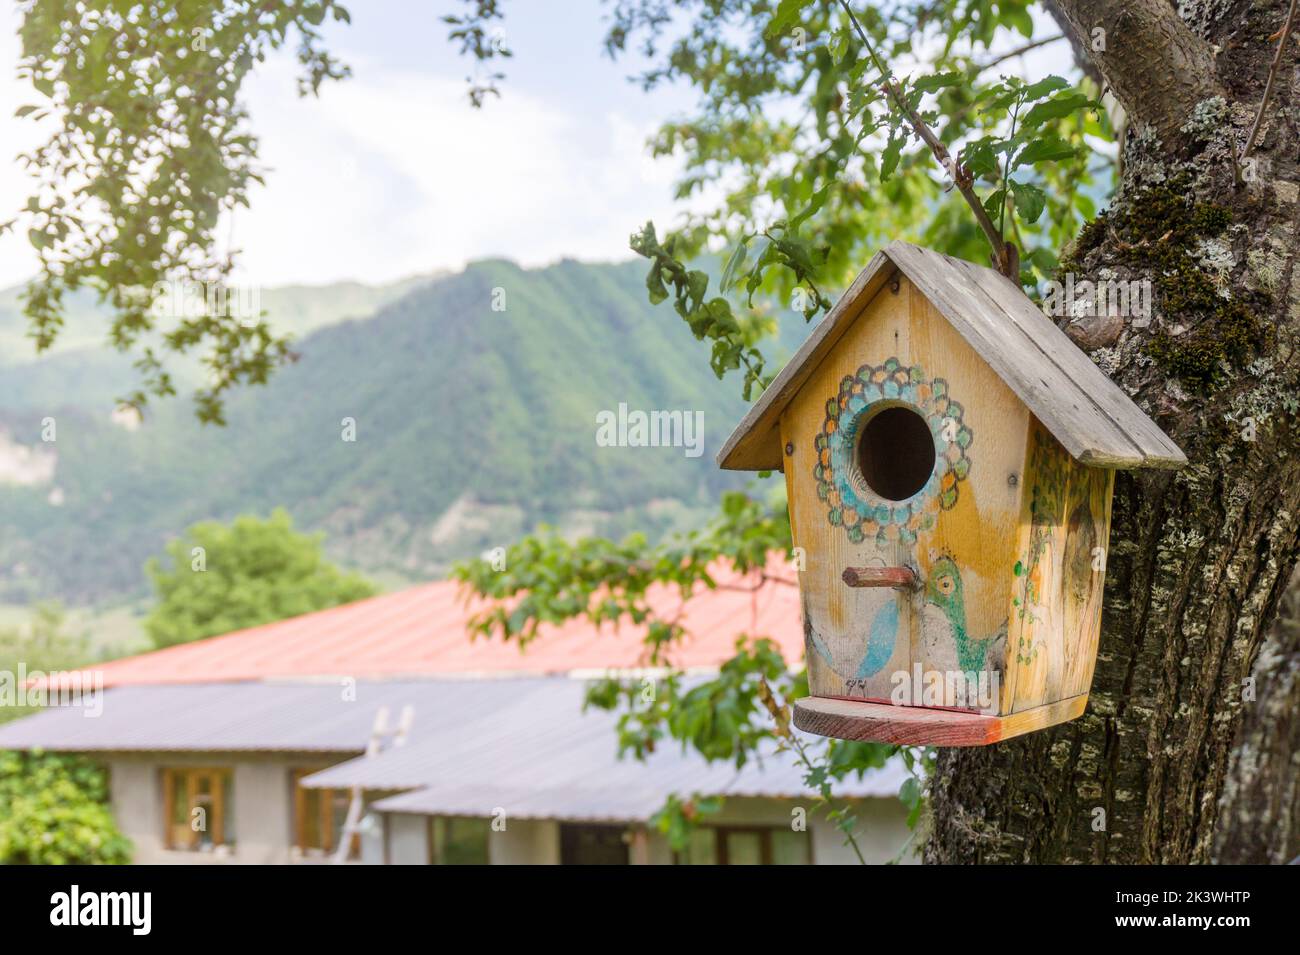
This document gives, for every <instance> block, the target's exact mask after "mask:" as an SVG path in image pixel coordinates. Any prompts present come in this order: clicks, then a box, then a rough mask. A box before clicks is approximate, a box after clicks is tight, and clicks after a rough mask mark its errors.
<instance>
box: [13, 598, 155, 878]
mask: <svg viewBox="0 0 1300 955" xmlns="http://www.w3.org/2000/svg"><path fill="white" fill-rule="evenodd" d="M90 660H91V653H90V650H89V641H88V639H87V637H86V635H85V634H78V633H74V632H72V631H70V630H68V629H67V627H66V625H65V621H64V616H63V612H62V611H61V610H60V609H59V608H58V607H57V606H54V605H52V604H45V605H41V606H38V607H37V608H36V609H35V610H34V612H33V614H32V620H31V623H30V624H29V625H28V626H27V627H17V626H15V627H6V628H4V629H0V672H5V673H8V674H12V675H13V679H15V680H16V679H17V676H18V674H19V672H20V671H19V665H20V664H21V665H22V667H23V668H24V672H26V673H31V672H32V671H34V670H40V671H42V672H44V673H50V672H51V671H55V670H68V669H72V668H75V667H78V666H82V665H84V664H86V663H88V662H90ZM33 709H34V708H33V707H28V706H0V722H5V721H7V720H12V719H17V718H18V717H20V716H26V715H27V714H29V713H31V712H32V711H33ZM107 801H108V787H107V785H106V784H105V779H104V773H103V771H102V770H101V769H99V768H98V767H97V766H96V765H95V764H94V763H92V762H91V761H90V760H87V759H84V758H82V757H80V756H70V755H65V754H61V753H41V752H31V753H18V752H12V751H8V750H0V864H5V865H15V864H33V865H57V864H79V865H92V864H99V863H126V862H130V861H131V860H130V852H131V843H130V841H129V840H128V839H126V837H125V836H123V835H122V833H121V832H120V831H119V830H118V828H117V823H116V822H115V821H114V820H113V815H112V813H111V812H110V811H109V809H108V805H107Z"/></svg>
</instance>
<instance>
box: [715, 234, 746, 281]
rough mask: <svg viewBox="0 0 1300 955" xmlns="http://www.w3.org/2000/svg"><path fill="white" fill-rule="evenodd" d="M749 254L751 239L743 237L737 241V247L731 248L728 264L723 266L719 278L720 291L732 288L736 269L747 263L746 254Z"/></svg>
mask: <svg viewBox="0 0 1300 955" xmlns="http://www.w3.org/2000/svg"><path fill="white" fill-rule="evenodd" d="M748 254H749V240H748V239H741V240H740V241H739V242H737V243H736V247H735V248H734V249H732V250H731V255H729V256H727V264H726V265H724V266H723V267H722V278H721V279H719V280H718V291H719V292H725V291H727V289H729V288H731V284H732V281H733V280H734V279H735V277H736V271H737V270H738V269H739V268H740V267H741V266H743V265H744V264H745V256H746V255H748Z"/></svg>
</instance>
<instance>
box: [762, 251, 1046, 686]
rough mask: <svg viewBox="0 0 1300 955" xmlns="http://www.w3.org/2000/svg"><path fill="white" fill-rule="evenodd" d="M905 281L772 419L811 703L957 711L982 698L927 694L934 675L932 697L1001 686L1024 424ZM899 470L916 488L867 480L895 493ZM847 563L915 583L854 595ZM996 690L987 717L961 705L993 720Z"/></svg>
mask: <svg viewBox="0 0 1300 955" xmlns="http://www.w3.org/2000/svg"><path fill="white" fill-rule="evenodd" d="M898 278H899V281H898V283H897V286H896V287H891V285H890V284H889V283H886V286H885V287H884V288H883V289H881V291H880V292H879V293H877V294H876V296H875V297H874V298H873V299H872V300H871V301H870V303H868V304H867V305H866V306H865V307H864V308H863V309H862V312H861V313H860V315H859V316H858V318H857V319H856V320H855V321H854V322H853V323H852V325H851V326H850V327H849V328H848V330H847V331H846V332H845V333H844V336H843V338H842V339H841V340H840V341H839V342H838V343H837V344H836V346H835V347H834V349H832V351H831V353H830V354H829V355H828V356H827V357H826V358H825V359H824V360H823V362H822V363H821V365H820V366H819V367H818V368H817V369H816V370H815V371H814V372H813V373H812V375H810V377H809V379H808V381H807V382H806V383H805V384H804V386H803V387H802V388H801V389H800V392H799V394H798V395H797V396H796V397H795V398H794V400H792V402H791V403H790V405H789V407H788V408H787V409H786V411H785V413H784V414H783V415H782V419H781V435H782V444H783V447H784V449H785V450H786V451H787V452H789V453H787V454H786V456H785V461H784V463H785V474H786V482H787V490H788V492H789V502H790V518H791V523H792V529H793V533H794V542H795V546H796V547H797V548H799V551H798V553H797V556H798V557H799V558H800V559H801V561H802V564H803V568H802V570H801V572H800V586H801V590H802V598H803V610H804V633H805V641H806V645H807V661H808V672H809V686H810V690H811V692H812V693H813V695H815V696H823V697H840V698H847V699H870V700H884V701H889V702H895V703H899V702H901V703H907V704H911V705H928V706H935V705H937V706H951V705H958V706H962V707H963V708H966V707H965V704H967V703H976V702H977V701H976V700H974V699H970V700H967V699H965V698H964V697H963V698H962V699H960V700H953V699H950V698H948V697H946V696H944V695H940V696H939V697H934V696H930V697H928V698H927V697H926V696H925V691H926V690H927V689H929V688H931V687H932V686H933V682H932V680H931V679H930V676H929V674H930V673H931V672H937V674H938V680H939V684H940V686H942V685H943V682H944V677H945V676H952V675H956V676H958V677H964V676H965V675H967V674H973V675H974V676H975V678H978V675H979V674H986V675H987V676H989V677H993V678H995V679H996V680H997V681H999V682H1000V680H1001V671H1002V670H1003V669H1004V668H1005V659H1006V651H1005V647H1006V636H1005V634H1006V628H1007V624H1008V616H1007V606H1008V601H1009V597H1010V593H1009V590H1010V583H1009V575H1008V573H1007V568H1008V567H1009V566H1010V565H1011V563H1013V562H1014V559H1015V547H1016V544H1017V538H1016V533H1017V529H1018V524H1019V516H1020V493H1019V488H1018V487H1017V484H1018V482H1019V478H1020V471H1021V468H1022V467H1023V464H1024V459H1025V438H1026V434H1027V433H1028V426H1029V420H1030V415H1029V412H1028V409H1027V408H1025V407H1024V405H1023V404H1022V403H1021V402H1020V401H1019V399H1017V398H1016V396H1015V395H1014V394H1013V393H1012V392H1011V390H1010V389H1009V388H1008V387H1007V386H1006V384H1005V383H1004V382H1002V380H1001V379H1000V378H998V376H997V375H996V374H994V373H993V371H992V370H991V369H990V368H989V366H988V365H987V363H986V362H984V360H983V359H982V358H980V356H979V355H978V354H977V353H976V352H975V351H974V350H973V349H971V348H970V347H969V346H968V345H967V344H966V342H965V341H964V340H963V339H962V338H961V336H960V335H958V334H957V332H956V331H955V330H954V329H953V328H952V326H951V325H950V324H949V323H948V322H947V321H946V320H945V319H944V318H943V317H942V316H941V315H939V314H938V312H937V311H936V310H935V309H934V308H933V306H932V305H931V304H930V303H929V302H928V300H926V298H925V296H924V295H923V294H922V293H921V292H920V291H919V290H917V289H916V288H915V287H913V286H912V285H911V284H910V283H909V282H907V281H906V279H904V278H903V277H902V276H899V277H898ZM885 411H893V412H894V417H895V418H897V419H898V420H897V421H889V420H887V419H886V416H885V415H884V414H883V412H885ZM877 418H880V419H881V420H880V421H877V420H876V419H877ZM881 422H885V423H886V424H887V425H888V427H883V428H882V426H881ZM909 427H910V428H912V429H914V430H913V431H912V432H910V435H911V436H910V437H909V432H907V430H906V428H909ZM915 429H919V430H915ZM918 434H919V435H920V437H919V438H918V437H917V435H918ZM877 441H878V442H880V443H879V447H876V446H875V445H874V444H872V442H877ZM864 446H865V450H864ZM918 456H922V458H923V459H921V458H918ZM913 458H918V460H920V465H919V469H918V465H917V461H916V460H913ZM864 468H865V469H866V470H870V471H873V473H872V474H870V475H868V474H865V473H864ZM875 469H879V471H880V472H881V473H875ZM894 471H900V472H909V471H910V472H911V476H912V477H913V478H914V480H915V489H913V488H912V486H908V485H902V486H899V487H893V486H892V485H891V486H887V487H886V488H885V490H886V491H887V492H888V494H882V493H877V492H876V489H875V487H874V486H873V485H872V483H871V482H872V481H875V482H876V484H877V485H879V484H880V482H881V481H884V482H885V484H886V485H888V484H889V482H890V481H892V480H894V479H895V478H898V477H899V476H900V475H899V474H895V473H893V472H894ZM901 476H902V477H907V476H908V474H907V473H902V475H901ZM908 492H910V493H908ZM846 568H868V569H872V570H877V571H879V570H886V569H889V568H909V569H910V570H911V571H913V572H914V573H915V575H916V579H917V583H918V586H917V587H916V588H915V589H914V590H900V589H892V588H889V587H867V588H864V587H851V586H848V585H847V584H846V583H845V581H844V579H843V574H844V571H845V570H846ZM918 669H920V671H921V673H919V674H918V673H917V672H916V671H917V670H918ZM949 685H950V686H951V681H949ZM971 685H972V686H973V685H974V684H973V682H972V684H971ZM994 687H995V688H994V690H993V692H992V696H991V698H990V699H987V700H985V701H984V703H986V704H988V705H987V706H984V705H981V706H971V707H970V708H980V709H990V710H996V709H997V705H998V702H999V699H1000V694H999V692H998V689H997V684H994Z"/></svg>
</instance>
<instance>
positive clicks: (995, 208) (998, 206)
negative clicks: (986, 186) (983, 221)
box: [984, 188, 1007, 219]
mask: <svg viewBox="0 0 1300 955" xmlns="http://www.w3.org/2000/svg"><path fill="white" fill-rule="evenodd" d="M1006 201H1007V190H1006V189H1005V188H1004V189H999V190H998V191H997V192H995V193H993V195H991V196H989V197H988V198H987V199H985V200H984V211H985V212H987V213H988V214H989V218H991V219H996V218H997V217H998V216H1000V215H1002V206H1003V205H1004V204H1005V203H1006Z"/></svg>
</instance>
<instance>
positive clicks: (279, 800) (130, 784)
mask: <svg viewBox="0 0 1300 955" xmlns="http://www.w3.org/2000/svg"><path fill="white" fill-rule="evenodd" d="M102 761H103V763H104V764H105V765H106V766H107V768H108V771H109V800H110V805H111V807H112V810H113V818H114V819H116V820H117V825H118V828H119V829H121V830H122V833H123V835H125V836H126V837H127V838H128V839H130V840H131V842H132V844H133V846H134V851H133V853H132V861H134V862H136V863H137V864H141V865H155V864H165V865H195V864H198V865H204V864H208V865H211V864H250V865H266V864H272V863H287V862H291V861H294V859H293V842H294V831H293V781H292V771H293V770H295V769H323V768H325V766H327V765H329V763H324V762H322V761H321V757H320V754H318V753H314V754H303V755H298V756H295V755H294V754H279V753H276V754H265V753H238V754H231V753H179V754H170V753H168V754H159V753H141V754H136V753H119V754H113V755H111V756H108V757H106V758H104V759H103V760H102ZM185 767H213V768H221V769H227V768H228V769H230V770H231V771H232V783H233V792H232V800H233V802H234V805H233V807H232V809H233V812H232V813H231V821H232V822H233V824H234V825H233V829H234V834H235V845H234V847H233V848H217V849H215V850H213V851H210V852H188V851H181V850H171V849H167V848H166V847H165V845H164V841H163V833H164V830H165V820H164V819H163V807H164V801H163V792H162V770H163V769H172V768H178V769H179V768H185ZM227 811H228V812H229V811H231V810H227Z"/></svg>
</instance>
